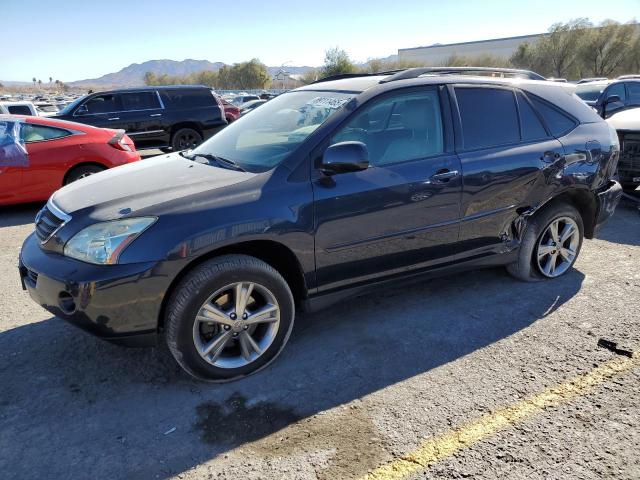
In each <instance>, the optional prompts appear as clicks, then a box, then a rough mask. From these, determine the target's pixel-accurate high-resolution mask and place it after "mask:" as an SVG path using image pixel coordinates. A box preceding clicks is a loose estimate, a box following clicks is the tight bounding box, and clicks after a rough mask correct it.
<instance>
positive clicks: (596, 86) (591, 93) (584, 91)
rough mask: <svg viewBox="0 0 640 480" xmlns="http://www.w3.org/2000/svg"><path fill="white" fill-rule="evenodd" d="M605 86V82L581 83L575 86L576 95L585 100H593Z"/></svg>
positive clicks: (596, 98)
mask: <svg viewBox="0 0 640 480" xmlns="http://www.w3.org/2000/svg"><path fill="white" fill-rule="evenodd" d="M606 86H607V84H606V83H583V84H581V85H578V86H577V87H576V95H577V96H579V97H580V98H581V99H582V100H584V101H585V102H595V101H596V100H598V97H599V96H600V94H601V93H602V91H603V90H604V89H605V88H606Z"/></svg>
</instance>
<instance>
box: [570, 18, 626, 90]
mask: <svg viewBox="0 0 640 480" xmlns="http://www.w3.org/2000/svg"><path fill="white" fill-rule="evenodd" d="M636 37H637V34H636V27H635V25H633V24H625V25H621V24H619V23H618V22H615V21H613V20H605V21H604V22H602V23H601V24H600V26H599V27H597V28H591V29H589V31H588V32H586V33H585V35H584V38H583V41H582V44H581V46H580V47H581V48H580V52H579V54H580V58H581V60H582V66H583V67H584V70H586V75H589V76H594V77H608V76H610V75H612V74H613V73H614V72H618V71H619V70H620V67H621V66H623V65H624V63H625V61H626V60H627V59H628V57H629V54H630V53H631V52H632V51H633V47H634V41H635V40H636ZM583 75H584V73H583Z"/></svg>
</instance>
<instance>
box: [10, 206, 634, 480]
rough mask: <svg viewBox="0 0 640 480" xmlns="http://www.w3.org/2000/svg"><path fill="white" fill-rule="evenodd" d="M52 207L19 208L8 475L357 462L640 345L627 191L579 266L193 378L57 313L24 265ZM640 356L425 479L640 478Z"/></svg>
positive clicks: (332, 321)
mask: <svg viewBox="0 0 640 480" xmlns="http://www.w3.org/2000/svg"><path fill="white" fill-rule="evenodd" d="M35 211H36V208H35V207H17V208H11V209H3V210H0V245H1V246H2V248H1V249H0V279H1V281H2V285H3V289H2V295H3V296H2V299H1V300H0V477H1V478H3V479H13V478H15V479H24V478H87V477H92V478H110V479H117V478H133V479H136V478H140V479H150V478H160V479H165V478H173V477H177V478H189V479H190V478H198V479H200V478H215V479H218V478H222V479H227V478H228V479H254V478H255V479H257V478H266V479H278V480H281V479H288V478H299V479H316V478H317V479H327V480H330V479H341V478H357V477H359V476H362V475H364V474H366V473H367V472H368V471H370V470H371V469H373V468H375V467H377V466H379V465H381V464H383V463H386V462H389V461H391V460H393V459H394V458H396V457H398V456H400V455H403V454H405V453H406V452H409V451H411V450H412V449H414V448H416V447H417V446H418V445H419V444H420V442H421V441H423V440H424V439H426V438H430V437H433V436H435V435H439V434H443V433H446V432H448V431H449V430H451V429H452V428H455V427H457V426H459V425H463V424H465V423H467V422H469V421H471V420H473V419H475V418H477V417H479V416H482V415H484V414H487V413H488V412H491V411H492V410H495V409H497V408H500V407H503V406H506V405H510V404H513V403H516V402H518V401H519V400H522V399H523V398H525V397H527V396H529V395H532V394H536V393H538V392H540V391H542V390H544V389H545V388H548V387H550V386H553V385H556V384H558V383H561V382H563V381H564V380H566V379H568V378H570V377H573V376H575V375H578V374H580V373H584V372H587V371H589V370H591V369H592V368H594V366H595V365H599V364H602V363H603V362H606V361H608V360H610V359H612V358H614V357H615V354H613V353H612V352H610V351H608V350H605V349H602V348H599V347H597V345H596V344H597V341H598V339H600V338H605V339H609V340H612V341H615V342H618V343H619V345H620V346H622V347H624V348H628V349H632V350H634V351H636V352H640V331H639V329H638V319H639V318H640V301H639V300H640V270H638V266H639V265H640V213H639V212H638V210H637V208H636V207H635V206H634V205H632V204H631V203H626V204H624V205H621V206H620V207H619V208H618V211H617V212H616V215H615V216H614V217H613V219H612V220H611V221H610V222H609V224H608V225H607V227H606V228H605V229H604V230H603V231H602V232H601V234H600V235H599V239H598V240H594V241H587V242H586V243H585V245H584V247H583V250H582V253H581V256H580V258H579V260H578V262H577V264H576V268H575V269H574V270H573V271H572V272H570V273H569V274H568V275H566V276H564V277H562V278H561V279H557V280H555V281H549V282H540V283H534V284H524V283H519V282H516V281H514V280H512V279H511V278H510V277H509V276H507V275H506V273H505V272H504V271H503V270H502V269H492V270H484V271H478V272H472V273H467V274H462V275H456V276H450V277H446V278H444V279H438V280H432V281H427V282H424V283H421V284H417V285H414V286H412V287H408V288H405V289H399V290H389V291H384V292H382V293H380V294H376V295H370V296H366V297H362V298H361V299H359V300H358V301H353V302H349V303H348V304H345V305H341V306H336V307H334V308H332V309H330V310H328V311H324V312H320V313H317V314H314V315H306V316H304V317H299V318H298V323H297V325H296V328H295V329H294V334H293V335H292V338H291V340H290V342H289V345H288V346H287V348H286V349H285V351H284V352H283V354H282V355H281V357H280V358H279V359H278V361H277V362H275V363H274V364H273V365H272V366H271V367H270V368H268V369H267V370H265V371H263V372H261V373H260V374H258V375H255V376H253V377H250V378H248V379H245V380H242V381H239V382H235V383H231V384H225V385H210V384H204V383H199V382H196V381H194V380H191V379H190V378H189V377H187V376H186V375H185V374H183V373H182V372H181V371H180V369H179V368H178V367H177V366H176V364H175V363H174V362H173V361H172V360H171V359H170V358H168V357H167V354H166V351H165V350H164V349H162V348H158V349H126V348H123V347H118V346H114V345H111V344H108V343H105V342H102V341H100V340H98V339H95V338H93V337H91V336H89V335H88V334H86V333H84V332H82V331H80V330H78V329H76V328H74V327H72V326H70V325H68V324H66V323H65V322H63V321H62V320H59V319H57V318H52V317H51V315H50V314H48V313H47V312H46V311H44V310H43V309H41V308H40V307H38V306H37V305H35V304H34V303H33V302H32V301H31V300H30V299H29V298H28V296H27V294H26V293H25V292H23V291H22V290H21V289H20V284H19V278H18V274H17V269H16V263H17V255H18V251H19V248H20V245H21V242H22V240H23V239H24V238H25V236H26V235H27V234H28V233H29V232H30V231H31V230H32V228H33V227H32V224H31V222H32V218H33V215H34V213H35ZM638 418H640V369H638V368H635V369H633V370H631V371H629V372H627V373H625V374H622V375H620V376H618V377H616V378H614V379H612V380H611V381H608V382H605V383H604V384H602V385H601V386H599V387H598V388H596V389H595V390H594V391H593V392H591V393H590V394H588V395H585V396H580V397H578V398H576V399H574V400H572V401H571V402H569V403H566V404H564V405H562V406H558V407H554V408H550V409H547V410H545V411H544V412H543V413H541V414H539V415H537V416H535V417H533V418H530V419H528V420H526V421H525V422H523V423H520V424H518V425H516V426H514V427H512V428H508V429H506V430H503V431H502V432H500V433H498V434H495V435H492V436H489V437H487V438H485V439H484V440H482V441H480V442H479V443H476V444H474V445H473V446H470V447H469V448H467V449H464V450H461V451H459V452H458V453H457V454H455V455H454V456H451V457H449V458H446V459H444V460H442V461H440V462H439V463H436V464H435V465H433V466H432V467H430V468H429V469H428V470H427V471H422V472H418V473H417V474H416V475H415V477H416V478H423V477H429V478H460V477H473V478H487V479H490V478H505V477H508V478H572V479H573V478H578V479H581V478H585V479H586V478H588V479H591V478H593V479H596V478H598V479H599V478H616V479H621V478H623V479H624V478H629V479H631V478H636V479H637V478H640V459H639V458H638V452H639V451H640V426H639V424H638V423H639V422H638Z"/></svg>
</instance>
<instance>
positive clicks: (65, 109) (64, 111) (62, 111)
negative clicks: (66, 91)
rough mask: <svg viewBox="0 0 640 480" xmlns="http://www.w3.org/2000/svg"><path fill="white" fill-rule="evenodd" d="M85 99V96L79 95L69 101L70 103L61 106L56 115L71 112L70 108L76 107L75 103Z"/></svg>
mask: <svg viewBox="0 0 640 480" xmlns="http://www.w3.org/2000/svg"><path fill="white" fill-rule="evenodd" d="M84 99H85V97H80V98H78V99H76V100H74V101H73V102H71V103H70V104H68V105H67V106H66V107H64V108H62V109H61V110H60V111H59V112H58V115H68V114H69V113H71V110H73V109H74V108H76V105H78V104H79V103H80V102H82V101H83V100H84Z"/></svg>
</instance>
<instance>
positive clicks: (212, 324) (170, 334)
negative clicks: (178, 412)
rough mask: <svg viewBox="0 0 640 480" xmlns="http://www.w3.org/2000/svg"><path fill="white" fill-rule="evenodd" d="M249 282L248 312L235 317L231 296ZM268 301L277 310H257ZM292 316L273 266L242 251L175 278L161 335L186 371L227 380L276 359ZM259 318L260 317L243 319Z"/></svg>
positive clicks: (289, 297) (291, 306)
mask: <svg viewBox="0 0 640 480" xmlns="http://www.w3.org/2000/svg"><path fill="white" fill-rule="evenodd" d="M238 285H241V287H238ZM249 285H253V287H252V288H253V290H250V291H251V293H250V294H249V295H247V296H246V298H247V299H248V300H247V301H246V302H245V303H246V307H247V308H246V309H244V308H241V310H242V312H245V313H246V314H247V318H246V320H244V318H245V317H244V316H243V317H242V318H241V317H240V316H234V315H235V313H236V310H237V306H238V304H237V301H236V298H238V295H237V292H238V291H241V292H243V294H245V293H247V291H248V288H247V287H249ZM239 288H240V290H238V289H239ZM240 298H242V295H240ZM205 306H206V308H205ZM273 306H275V307H276V308H277V310H275V311H272V312H269V313H268V315H269V316H268V317H266V316H265V313H260V312H267V311H268V310H269V309H271V308H272V307H273ZM212 308H213V310H211V309H212ZM294 316H295V303H294V300H293V295H292V294H291V290H290V288H289V285H287V282H286V281H285V280H284V278H282V276H281V275H280V274H279V273H278V272H277V271H276V270H275V269H274V268H273V267H271V266H270V265H268V264H267V263H265V262H263V261H262V260H258V259H257V258H254V257H250V256H247V255H224V256H221V257H218V258H214V259H212V260H209V261H207V262H205V263H203V264H202V265H199V266H198V267H196V268H195V269H194V270H192V271H191V272H189V273H188V274H187V275H186V276H185V277H184V278H183V279H182V280H181V281H180V283H179V284H178V286H177V287H176V289H175V290H174V291H173V293H172V294H171V296H170V298H169V301H168V303H167V308H166V313H165V326H166V331H165V339H166V342H167V346H168V348H169V351H170V352H171V354H172V355H173V357H174V358H175V359H176V361H177V362H178V364H179V365H180V366H181V367H182V368H183V369H184V370H185V371H186V372H187V373H189V374H190V375H192V376H194V377H196V378H199V379H201V380H207V381H212V382H226V381H231V380H236V379H239V378H242V377H246V376H247V375H251V374H253V373H256V372H257V371H259V370H261V369H262V368H265V367H266V366H267V365H269V364H270V363H271V362H272V361H273V360H275V358H276V357H277V356H278V354H279V353H280V352H281V351H282V349H283V348H284V346H285V344H286V343H287V340H288V339H289V336H290V335H291V330H292V329H293V323H294ZM262 317H264V318H265V320H264V321H263V322H258V323H255V324H252V325H249V324H247V323H245V322H251V321H252V319H253V321H255V320H258V318H262ZM214 318H215V320H214ZM205 320H206V321H205ZM209 320H211V321H209ZM247 336H248V337H247ZM249 338H250V339H252V340H253V344H252V343H251V340H249ZM243 340H244V341H243ZM216 342H217V343H216ZM254 345H255V346H256V347H259V348H255V349H254V348H253V346H254ZM214 346H215V348H214ZM218 347H220V348H218ZM207 348H209V350H208V351H207ZM259 352H260V353H259ZM247 354H248V355H247Z"/></svg>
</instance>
